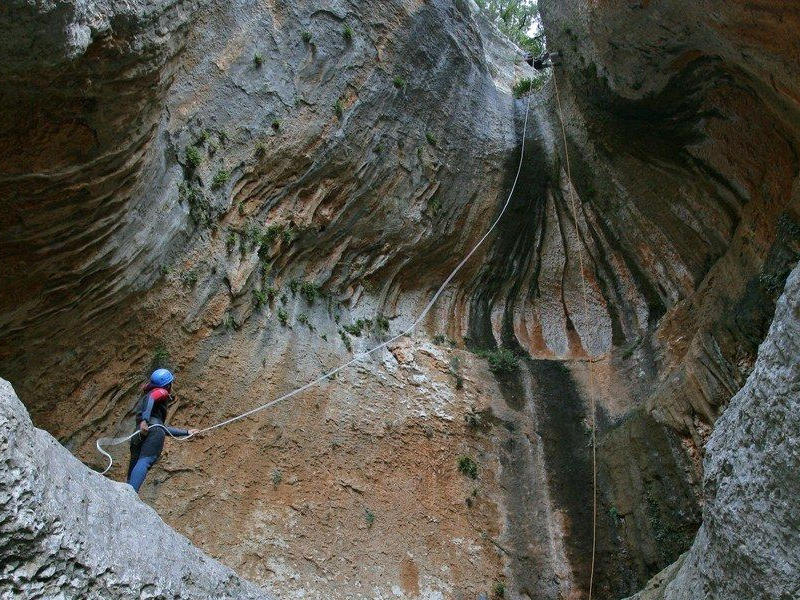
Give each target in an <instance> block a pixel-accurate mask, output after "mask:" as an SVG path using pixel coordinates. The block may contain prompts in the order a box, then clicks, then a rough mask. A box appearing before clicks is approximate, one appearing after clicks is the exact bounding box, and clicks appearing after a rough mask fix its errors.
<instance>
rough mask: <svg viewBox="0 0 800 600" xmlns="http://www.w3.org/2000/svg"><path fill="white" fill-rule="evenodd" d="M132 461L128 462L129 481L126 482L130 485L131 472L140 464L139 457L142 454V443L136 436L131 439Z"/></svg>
mask: <svg viewBox="0 0 800 600" xmlns="http://www.w3.org/2000/svg"><path fill="white" fill-rule="evenodd" d="M130 448H131V459H130V460H129V461H128V479H127V480H126V481H127V482H128V483H130V482H131V472H132V471H133V467H135V466H136V463H137V462H139V455H140V454H141V453H142V441H141V439H140V436H138V435H137V436H134V437H132V438H131V444H130Z"/></svg>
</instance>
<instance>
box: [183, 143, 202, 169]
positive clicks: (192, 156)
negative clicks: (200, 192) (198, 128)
mask: <svg viewBox="0 0 800 600" xmlns="http://www.w3.org/2000/svg"><path fill="white" fill-rule="evenodd" d="M201 162H203V157H202V155H201V154H200V150H199V149H198V148H197V146H189V147H188V148H186V164H187V165H189V168H190V169H196V168H197V167H198V166H200V163H201Z"/></svg>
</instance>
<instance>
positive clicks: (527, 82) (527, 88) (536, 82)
mask: <svg viewBox="0 0 800 600" xmlns="http://www.w3.org/2000/svg"><path fill="white" fill-rule="evenodd" d="M545 81H546V78H545V76H544V75H542V76H539V77H534V78H530V77H523V78H522V79H519V80H517V81H516V82H514V85H513V86H512V87H511V91H512V93H513V94H514V98H522V97H523V96H525V95H526V94H529V93H530V92H538V91H539V90H540V89H542V86H544V82H545Z"/></svg>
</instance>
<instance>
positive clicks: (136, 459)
mask: <svg viewBox="0 0 800 600" xmlns="http://www.w3.org/2000/svg"><path fill="white" fill-rule="evenodd" d="M154 389H157V388H149V389H147V390H146V391H147V393H146V394H145V395H144V396H142V399H141V400H139V405H138V407H137V409H136V428H137V430H138V428H139V424H140V423H141V422H142V421H146V422H147V424H148V426H149V429H148V430H147V435H145V436H144V437H142V435H141V433H140V434H139V435H135V436H133V437H132V438H131V442H130V446H131V460H130V463H129V465H128V483H129V484H130V485H131V486H132V487H133V489H134V490H136V491H137V492H138V491H139V488H140V487H141V486H142V483H144V478H145V476H146V475H147V471H149V470H150V467H152V466H153V464H154V463H155V462H156V461H157V460H158V457H159V456H161V451H162V450H163V449H164V438H165V437H166V435H167V432H166V431H164V428H163V427H153V425H164V426H165V427H166V425H165V423H164V421H165V420H166V418H167V404H168V403H167V402H166V401H158V402H157V401H155V400H154V395H153V390H154ZM166 428H167V430H169V433H170V434H171V435H174V436H175V437H184V436H187V435H189V432H188V431H187V430H185V429H179V428H177V427H166Z"/></svg>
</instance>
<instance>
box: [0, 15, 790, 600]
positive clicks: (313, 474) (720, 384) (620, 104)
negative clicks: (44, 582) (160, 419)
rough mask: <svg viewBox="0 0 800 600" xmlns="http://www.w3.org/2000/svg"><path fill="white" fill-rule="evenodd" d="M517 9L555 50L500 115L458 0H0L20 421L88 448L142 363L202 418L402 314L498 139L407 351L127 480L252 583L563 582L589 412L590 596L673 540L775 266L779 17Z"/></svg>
mask: <svg viewBox="0 0 800 600" xmlns="http://www.w3.org/2000/svg"><path fill="white" fill-rule="evenodd" d="M541 11H542V17H543V26H544V31H545V33H546V35H547V40H548V45H549V46H550V48H551V49H553V50H559V51H561V53H562V54H563V64H562V65H561V66H560V67H558V68H556V69H555V70H554V72H553V74H552V76H548V78H547V80H546V82H545V83H544V85H543V87H542V89H540V90H538V91H536V92H534V93H533V94H532V95H531V96H530V97H529V98H525V99H521V100H515V99H514V98H513V97H512V95H511V87H512V85H513V83H514V82H515V81H516V80H518V79H520V78H521V77H525V76H533V75H534V73H533V72H532V70H531V69H529V68H528V67H527V65H525V63H524V62H523V61H522V54H521V52H520V51H519V49H517V48H516V47H514V46H512V45H511V44H509V43H508V42H507V41H506V40H504V39H503V38H502V36H500V34H499V33H498V32H497V30H496V29H494V27H493V26H492V25H491V24H489V23H487V22H486V21H485V19H483V18H482V17H481V16H480V15H479V14H478V12H477V8H476V7H475V5H474V4H472V3H470V2H466V1H463V0H455V1H449V0H432V1H429V2H419V1H412V0H394V1H392V2H372V1H366V2H358V3H351V2H334V3H332V4H331V3H318V2H313V1H309V2H296V1H287V2H267V1H253V0H248V1H245V0H236V1H232V2H231V1H226V2H222V1H213V0H198V1H188V0H171V1H167V0H161V1H159V2H149V3H145V2H113V1H106V2H82V3H77V2H74V3H73V2H63V3H58V4H53V5H50V4H48V5H32V4H30V3H27V2H22V1H14V2H12V3H11V4H10V5H9V8H8V9H6V10H4V11H0V23H1V24H2V25H3V27H4V29H5V30H6V31H8V32H9V35H8V36H7V37H6V38H5V39H4V40H3V41H2V42H0V44H2V46H0V48H2V51H3V55H4V56H7V57H8V60H6V61H4V62H3V63H2V64H0V75H2V77H1V78H0V100H1V101H2V107H3V110H2V116H1V117H0V118H1V119H2V122H0V148H2V149H3V150H4V151H5V152H3V153H2V157H3V158H2V159H0V209H2V210H0V256H2V259H3V266H4V268H3V270H2V273H0V284H2V289H3V290H4V293H3V294H2V296H1V297H0V373H2V374H3V376H5V377H7V378H9V379H10V380H11V381H13V382H14V385H15V387H16V388H17V390H18V391H19V393H20V397H21V398H22V399H23V400H24V401H25V403H26V405H27V406H28V408H29V410H30V412H31V415H32V417H33V419H34V421H35V422H36V424H37V425H39V426H40V427H43V428H45V429H47V430H48V431H50V432H51V433H53V434H54V435H55V436H56V437H58V439H59V441H61V443H63V444H64V445H65V446H66V447H67V448H68V449H70V450H71V451H72V452H74V453H75V454H76V455H77V456H79V457H80V458H82V459H83V460H85V461H86V462H87V463H89V464H90V465H94V466H99V460H98V459H97V457H96V456H95V454H94V452H93V445H94V439H95V438H96V437H97V436H99V435H108V434H111V435H116V434H122V433H127V432H129V431H130V430H131V428H132V427H133V425H132V417H131V414H130V412H131V407H132V405H133V403H134V402H135V401H136V399H137V390H138V387H139V385H140V384H141V382H142V381H143V378H144V377H145V376H146V375H147V373H148V371H149V370H150V369H151V368H153V367H155V366H168V367H170V368H172V369H174V370H176V372H177V375H178V380H177V385H176V391H177V394H178V402H177V403H176V405H175V406H174V407H173V408H172V411H171V415H170V418H171V421H172V422H173V423H174V424H176V425H183V424H188V425H198V426H205V425H210V424H212V423H215V422H218V421H220V420H222V419H225V418H227V417H230V416H232V415H234V414H238V413H240V412H243V411H244V410H247V409H249V408H252V407H253V406H256V405H259V404H261V403H263V402H266V401H267V400H269V399H271V398H274V397H276V396H278V395H280V394H281V393H284V392H286V391H289V390H290V389H293V388H294V387H296V386H298V385H301V384H303V383H305V382H307V381H308V380H310V379H312V378H315V377H316V376H318V375H320V374H322V373H324V372H325V371H327V370H328V369H330V368H332V367H335V366H337V365H338V364H341V363H342V362H344V361H345V360H347V359H348V358H349V357H350V356H351V355H352V352H354V351H359V350H364V349H367V348H369V347H371V346H372V345H374V344H375V343H377V342H378V341H380V340H382V339H385V337H386V336H387V335H389V334H391V333H394V332H397V331H401V330H403V328H404V327H405V326H407V325H408V324H410V323H411V322H412V321H413V319H414V317H415V316H416V315H417V314H418V313H419V311H420V310H421V308H422V307H423V306H424V305H425V304H426V302H427V301H428V299H429V298H430V296H431V294H432V293H433V291H434V290H435V289H436V288H437V287H438V285H439V284H440V283H441V282H442V281H443V280H444V278H445V277H446V276H447V274H448V273H449V272H450V270H451V269H452V268H453V267H454V266H455V265H456V264H457V263H458V261H459V260H460V259H461V258H462V257H463V256H464V255H465V254H466V252H467V251H468V250H469V249H470V248H471V247H472V246H473V245H474V243H476V242H477V240H478V239H479V238H480V237H481V236H482V235H483V233H484V232H485V230H486V228H487V227H488V225H489V224H490V223H491V222H492V220H493V219H494V217H495V216H496V215H497V211H498V209H499V206H500V205H501V204H502V202H503V201H504V200H505V198H506V195H507V193H508V191H509V188H510V184H511V182H512V180H513V177H514V173H515V170H516V167H517V161H518V158H519V153H520V150H521V147H522V145H523V144H524V145H525V160H524V161H523V164H522V170H521V173H520V179H519V183H518V186H517V191H516V193H515V194H514V196H513V197H512V199H511V203H510V206H509V209H508V212H507V213H506V215H505V216H504V218H503V220H502V221H501V223H500V225H499V226H498V229H497V231H496V233H495V234H494V235H492V236H491V237H490V238H489V240H487V243H486V245H485V246H484V247H482V248H481V250H480V251H479V252H478V253H477V254H476V255H475V256H474V257H473V259H472V260H471V261H470V262H469V263H467V265H466V267H465V268H464V270H463V271H462V272H461V273H460V274H459V275H458V276H457V278H456V279H454V281H453V283H452V284H451V286H450V287H449V288H448V290H447V291H446V293H445V294H444V295H443V296H442V298H440V300H439V302H438V303H437V305H436V306H435V307H434V310H433V311H432V312H431V314H430V315H429V317H428V318H427V319H426V320H425V322H424V323H423V324H422V325H421V326H420V327H419V328H418V330H417V331H416V332H415V334H414V335H413V336H411V337H410V338H406V339H403V340H401V341H400V342H399V343H397V344H393V345H392V346H391V347H390V348H389V349H387V350H385V351H382V352H380V353H376V355H375V356H373V357H371V358H370V359H365V360H363V361H361V362H360V363H359V365H357V366H356V367H354V368H353V369H350V370H348V371H345V372H344V373H342V374H340V375H338V376H337V377H336V378H335V379H334V380H330V381H326V382H325V383H323V384H322V385H320V386H319V387H318V388H315V389H313V390H309V391H307V392H305V393H303V394H300V395H299V396H298V397H296V398H294V399H292V400H291V401H290V402H288V403H285V404H281V405H279V406H277V407H275V408H274V409H271V410H270V411H268V412H265V413H261V414H260V415H259V416H258V417H256V418H253V419H248V420H246V421H243V422H239V423H236V424H234V425H231V426H229V427H226V428H222V429H220V430H217V431H215V432H214V434H213V435H208V436H206V437H204V438H201V439H199V440H196V441H193V442H191V443H189V444H181V445H179V446H178V445H170V444H169V443H168V448H167V451H166V452H165V455H164V456H163V457H162V459H161V460H160V461H159V463H158V464H157V465H156V467H155V468H154V470H153V472H152V473H151V475H150V477H149V479H148V482H147V484H146V486H145V487H144V488H143V491H142V497H143V499H144V500H145V501H146V502H148V503H150V504H152V505H153V506H154V507H155V508H156V509H157V511H158V512H159V514H160V515H162V517H163V518H164V519H165V520H166V522H167V523H168V524H170V525H172V526H174V527H175V528H176V529H178V530H179V531H181V532H182V533H184V534H185V535H186V536H187V537H189V538H190V539H191V540H192V541H193V542H194V543H195V544H197V545H198V546H200V547H201V548H203V549H204V550H205V551H207V552H208V553H209V554H211V555H212V556H214V557H216V558H218V559H219V560H220V561H222V562H223V563H225V564H227V565H229V566H231V567H233V568H235V569H236V570H237V571H239V572H240V573H241V574H243V575H244V576H246V577H248V578H250V579H252V580H253V581H257V582H260V583H267V584H268V585H269V586H270V588H271V589H275V590H276V593H278V595H279V596H286V597H306V598H378V597H408V598H415V597H423V598H438V597H447V598H450V597H452V598H471V597H475V596H477V595H478V594H481V593H485V594H490V593H491V591H492V589H495V590H499V589H500V587H502V586H504V589H505V590H506V593H507V594H508V595H509V596H510V597H513V598H518V597H519V598H526V597H527V598H559V597H565V598H582V597H585V594H586V587H587V583H588V579H589V566H590V557H591V535H592V532H591V520H592V519H591V517H592V494H591V485H592V465H591V435H590V426H591V424H592V422H593V421H594V422H596V424H597V426H598V437H597V457H598V469H599V513H598V515H599V519H598V536H599V537H598V550H599V551H598V564H597V575H596V579H595V582H596V590H595V591H596V596H595V597H598V598H621V597H624V596H627V595H630V594H632V593H634V592H635V591H636V590H638V589H639V588H640V587H641V586H642V585H644V583H645V582H646V581H647V580H648V579H649V578H650V577H651V576H653V575H654V574H655V573H656V572H658V571H660V570H661V569H662V568H664V567H665V566H667V565H669V564H670V563H672V562H673V561H675V560H676V559H677V558H678V557H679V556H680V555H681V554H682V553H683V552H685V551H686V550H687V549H688V548H689V546H690V545H691V543H692V540H693V538H694V535H695V532H696V530H697V528H698V527H699V525H700V520H701V503H702V499H703V495H704V491H703V487H702V485H701V477H702V466H701V462H702V452H703V447H704V445H705V443H706V441H707V440H708V436H709V435H710V433H711V431H712V428H713V427H714V424H715V423H716V421H717V419H718V417H719V415H720V414H721V413H722V411H723V410H724V408H725V406H726V405H727V402H728V400H729V399H730V397H731V396H732V395H733V394H735V393H736V391H737V390H738V389H739V388H740V387H741V386H742V385H743V384H744V382H745V380H746V378H747V377H748V375H749V374H750V372H751V370H752V369H753V364H754V361H755V356H756V350H757V348H758V344H759V343H760V342H761V340H762V339H763V338H764V335H765V334H766V332H767V327H768V324H769V322H770V320H771V319H772V315H773V312H774V307H775V302H776V300H777V297H778V294H779V292H780V290H781V289H782V286H783V283H784V280H785V278H786V276H787V274H788V272H789V270H790V268H791V267H792V265H793V264H794V262H795V261H796V260H797V258H798V252H799V251H800V225H799V223H800V189H798V188H799V186H798V148H797V145H798V144H797V142H798V131H799V130H800V118H799V117H798V98H799V97H800V94H798V92H799V91H800V90H798V89H797V82H798V73H797V69H798V67H797V61H796V60H794V58H796V57H797V55H798V47H797V44H798V42H797V40H796V39H795V36H793V35H792V32H793V31H795V30H796V26H797V25H798V24H800V18H798V9H797V8H794V7H792V6H790V4H789V3H788V2H782V3H778V4H777V5H775V4H774V3H770V4H767V3H762V2H754V1H750V2H744V1H742V2H726V3H723V2H719V1H716V2H713V1H711V0H707V1H705V2H700V3H695V5H693V6H692V7H691V8H690V9H687V8H686V7H685V6H683V3H678V2H673V1H667V2H661V3H653V2H627V1H623V0H619V1H607V2H585V1H578V0H563V1H556V0H548V1H545V0H543V1H542V3H541ZM687 11H688V12H689V13H690V14H687ZM793 57H794V58H793ZM526 113H527V122H528V125H527V128H526V129H525V130H524V135H523V123H524V122H525V118H526ZM560 115H563V124H564V127H565V129H564V131H563V134H562V129H561V126H562V119H561V118H560ZM565 142H566V143H565ZM567 149H568V151H569V161H567V154H566V153H565V150H567ZM569 181H572V183H573V185H570V184H569ZM573 203H574V204H573ZM573 208H575V209H576V211H575V212H573ZM580 255H582V257H581V256H580ZM580 258H582V259H583V263H584V264H583V266H581V264H580V262H581V261H580ZM584 278H585V280H586V282H587V284H586V285H587V287H586V289H587V295H588V298H587V300H588V302H587V304H586V305H584V301H583V296H582V291H583V280H584ZM5 290H8V291H5ZM499 346H502V347H505V348H508V349H511V350H512V351H513V352H515V353H516V354H518V355H520V357H521V358H520V359H519V360H518V361H517V363H516V365H513V364H512V365H510V366H509V365H506V367H505V368H504V366H503V365H502V364H501V365H499V366H498V365H497V364H495V363H491V362H490V363H487V361H486V360H484V358H482V356H484V355H485V354H484V352H485V351H491V350H492V349H494V348H496V347H499ZM592 406H595V407H596V412H595V413H594V415H593V414H592V413H591V407H592ZM115 454H116V455H117V458H118V465H117V467H116V468H115V470H114V471H112V473H111V475H112V476H113V477H115V478H118V479H119V478H121V477H122V476H123V475H124V469H123V467H124V465H123V464H122V463H124V460H125V456H124V449H118V450H117V451H115ZM465 459H469V461H472V463H474V465H475V466H476V469H477V470H476V471H473V470H472V469H471V468H469V465H470V462H469V461H466V460H465ZM459 465H462V466H464V465H466V466H467V468H465V469H462V470H461V471H459ZM473 474H475V477H474V478H473ZM498 586H500V587H498Z"/></svg>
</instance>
